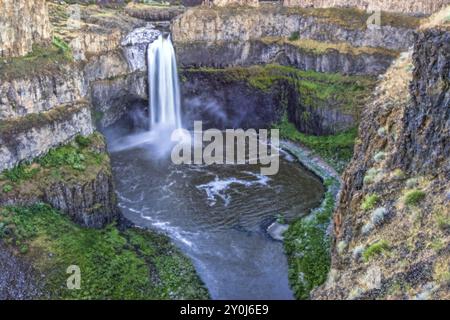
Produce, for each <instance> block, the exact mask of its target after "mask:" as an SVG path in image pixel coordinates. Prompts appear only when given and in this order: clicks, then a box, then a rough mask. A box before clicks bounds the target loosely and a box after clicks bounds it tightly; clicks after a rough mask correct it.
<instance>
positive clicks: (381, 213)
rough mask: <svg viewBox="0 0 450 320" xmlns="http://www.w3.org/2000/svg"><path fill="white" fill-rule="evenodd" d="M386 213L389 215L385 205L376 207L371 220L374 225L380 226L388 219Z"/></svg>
mask: <svg viewBox="0 0 450 320" xmlns="http://www.w3.org/2000/svg"><path fill="white" fill-rule="evenodd" d="M386 215H387V210H386V208H383V207H380V208H377V209H375V211H374V212H372V215H371V221H372V223H373V224H374V225H376V226H379V225H381V224H382V223H383V221H384V220H385V219H386Z"/></svg>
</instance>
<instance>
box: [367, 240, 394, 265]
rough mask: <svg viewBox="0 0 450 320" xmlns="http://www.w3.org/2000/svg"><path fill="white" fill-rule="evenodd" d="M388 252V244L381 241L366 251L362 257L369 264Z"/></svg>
mask: <svg viewBox="0 0 450 320" xmlns="http://www.w3.org/2000/svg"><path fill="white" fill-rule="evenodd" d="M387 251H389V244H388V242H387V241H385V240H381V241H378V242H376V243H374V244H372V245H370V246H369V247H367V249H366V250H364V252H363V254H362V257H363V260H364V261H365V262H368V261H370V259H372V258H373V257H375V256H378V255H380V254H383V253H385V252H387Z"/></svg>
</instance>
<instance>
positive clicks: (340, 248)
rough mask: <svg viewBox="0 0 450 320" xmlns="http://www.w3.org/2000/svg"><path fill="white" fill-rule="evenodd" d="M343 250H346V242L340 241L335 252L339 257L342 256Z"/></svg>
mask: <svg viewBox="0 0 450 320" xmlns="http://www.w3.org/2000/svg"><path fill="white" fill-rule="evenodd" d="M345 249H347V241H345V240H341V241H339V243H338V244H337V252H338V254H339V255H341V254H343V253H344V251H345Z"/></svg>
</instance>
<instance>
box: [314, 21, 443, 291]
mask: <svg viewBox="0 0 450 320" xmlns="http://www.w3.org/2000/svg"><path fill="white" fill-rule="evenodd" d="M449 52H450V28H448V26H447V27H445V26H442V27H439V26H434V27H433V28H432V29H425V30H421V31H420V32H419V35H418V37H417V40H416V43H415V46H414V50H413V52H412V53H410V54H403V55H402V56H401V57H400V58H399V59H398V60H397V61H396V62H395V64H394V65H393V66H392V68H391V69H390V70H389V71H388V72H387V74H386V75H385V76H384V80H383V81H382V82H381V83H380V85H379V86H378V87H377V89H376V90H375V92H374V100H373V102H372V103H370V105H368V107H367V108H366V110H365V111H364V112H363V116H362V119H361V125H360V129H359V139H358V141H359V142H358V143H357V145H356V148H355V155H354V157H353V160H352V162H351V163H350V165H349V167H348V168H347V170H346V172H345V173H344V176H343V182H344V184H343V189H342V192H341V198H340V202H339V204H338V207H337V210H336V212H335V214H334V232H333V234H334V248H333V258H332V271H331V272H330V274H329V278H328V281H327V283H326V284H325V285H323V286H322V287H320V289H318V290H316V291H315V292H314V293H313V295H312V297H313V298H318V299H373V298H395V299H399V298H401V299H411V298H416V299H429V298H436V299H448V298H449V292H448V274H449V272H450V270H449V265H450V256H449V254H448V252H446V251H445V249H443V250H441V249H439V248H447V247H448V246H449V244H450V238H449V235H448V232H447V231H448V229H447V227H448V222H445V221H448V206H449V200H450V199H449V197H448V194H449V189H448V179H449V176H450V171H449V168H450V162H449V159H450V146H449V143H448V136H449V132H450V127H449V125H450V94H449V92H450V91H449V75H450V57H449ZM370 197H372V198H373V199H375V200H374V203H372V204H371V205H370V206H369V205H368V203H369V202H368V199H369V198H370ZM380 212H383V216H382V222H381V223H378V224H377V225H374V226H373V227H371V228H366V227H365V226H367V224H368V223H370V221H372V220H373V219H374V218H377V219H378V221H379V218H380V216H378V217H375V215H376V214H379V213H380ZM440 219H441V220H442V221H443V222H439V221H441V220H440ZM445 219H447V220H445ZM446 223H447V224H446ZM434 239H440V240H439V241H440V245H439V247H435V246H432V245H431V243H434V241H435V240H434ZM376 279H378V280H376Z"/></svg>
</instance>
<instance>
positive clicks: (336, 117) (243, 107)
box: [181, 68, 358, 135]
mask: <svg viewBox="0 0 450 320" xmlns="http://www.w3.org/2000/svg"><path fill="white" fill-rule="evenodd" d="M238 70H241V72H242V74H241V75H240V77H237V78H236V77H233V76H231V74H232V73H233V72H235V71H234V70H233V68H230V69H220V70H219V69H218V70H212V71H211V70H209V71H201V70H195V69H191V70H190V69H187V70H183V72H182V73H181V78H182V81H181V91H182V96H183V117H184V123H185V124H186V126H188V127H191V126H193V122H194V121H196V120H199V119H201V120H202V121H203V124H204V127H205V128H220V129H227V128H269V127H271V126H272V125H273V124H274V123H277V122H279V121H280V120H281V119H282V117H283V115H284V114H286V115H287V116H288V119H289V121H291V122H292V123H294V124H295V125H296V127H297V128H298V129H299V130H300V131H301V132H304V133H308V134H314V135H326V134H334V133H337V132H341V131H345V130H348V129H350V128H353V127H354V126H355V125H356V121H357V116H358V110H357V108H355V109H354V110H348V108H345V107H344V106H343V105H342V102H337V101H334V100H333V101H328V102H326V103H324V104H321V105H311V104H308V101H307V99H306V100H304V99H303V96H302V94H301V93H300V91H299V87H298V86H297V84H296V82H295V81H290V80H289V79H288V76H286V78H284V79H279V80H274V81H273V82H272V83H271V84H270V86H268V87H267V88H258V87H257V86H254V85H252V84H251V80H250V79H249V78H248V75H246V73H247V70H248V69H245V68H242V69H238ZM238 72H239V71H238ZM249 72H250V73H251V71H249ZM293 79H294V78H293ZM293 79H292V80H293Z"/></svg>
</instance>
